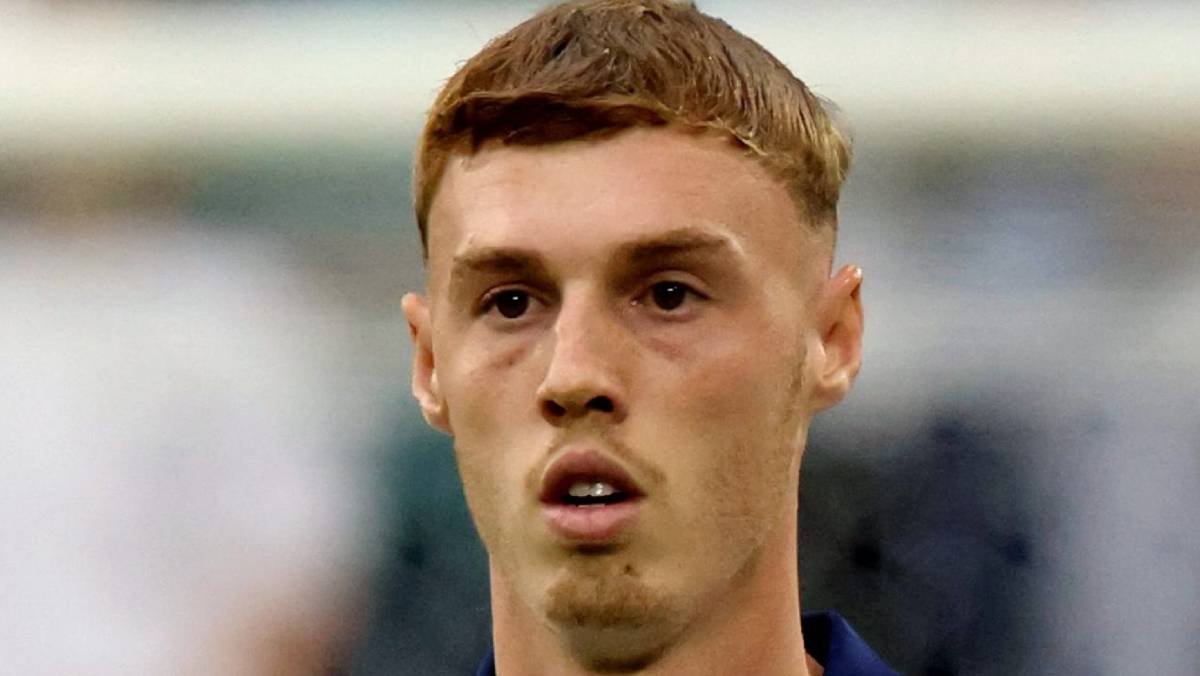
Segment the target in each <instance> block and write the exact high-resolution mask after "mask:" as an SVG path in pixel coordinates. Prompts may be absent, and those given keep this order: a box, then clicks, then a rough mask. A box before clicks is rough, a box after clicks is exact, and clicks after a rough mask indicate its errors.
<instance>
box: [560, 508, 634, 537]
mask: <svg viewBox="0 0 1200 676" xmlns="http://www.w3.org/2000/svg"><path fill="white" fill-rule="evenodd" d="M638 502H639V501H638V500H626V501H624V502H618V503H614V504H611V505H594V506H589V507H577V506H574V505H543V506H542V514H543V515H544V516H545V517H546V524H547V525H548V526H549V527H550V530H551V531H552V532H554V533H555V534H556V535H558V536H559V537H562V538H564V539H567V540H572V541H575V542H584V543H588V544H606V543H611V542H613V541H614V540H616V538H617V537H618V536H619V535H620V534H621V533H622V532H623V531H625V530H628V529H629V528H630V527H631V526H633V523H634V521H636V520H637V515H638Z"/></svg>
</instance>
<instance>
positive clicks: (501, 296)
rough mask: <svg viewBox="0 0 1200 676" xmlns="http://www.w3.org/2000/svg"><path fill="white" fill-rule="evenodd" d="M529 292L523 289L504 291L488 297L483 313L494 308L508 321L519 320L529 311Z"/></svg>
mask: <svg viewBox="0 0 1200 676" xmlns="http://www.w3.org/2000/svg"><path fill="white" fill-rule="evenodd" d="M529 300H530V299H529V292H527V291H522V290H521V289H503V290H500V291H497V292H496V293H494V294H492V295H490V296H488V297H487V299H486V300H485V301H484V305H483V311H484V312H485V313H486V312H490V311H491V310H492V309H493V308H494V309H495V310H496V311H497V312H499V313H500V315H501V316H502V317H504V318H506V319H517V318H518V317H520V316H522V315H524V314H525V313H526V312H527V311H528V310H529Z"/></svg>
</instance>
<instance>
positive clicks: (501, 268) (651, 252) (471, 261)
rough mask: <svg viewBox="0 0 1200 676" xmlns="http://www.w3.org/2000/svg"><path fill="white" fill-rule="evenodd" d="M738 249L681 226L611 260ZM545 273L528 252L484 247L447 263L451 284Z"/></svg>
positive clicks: (624, 248)
mask: <svg viewBox="0 0 1200 676" xmlns="http://www.w3.org/2000/svg"><path fill="white" fill-rule="evenodd" d="M741 250H742V248H741V246H740V245H738V244H737V243H736V241H735V240H734V239H733V238H732V237H730V236H728V235H725V234H723V233H717V232H713V231H712V230H710V229H708V228H701V227H682V228H676V229H674V230H669V231H667V232H664V233H656V234H654V235H651V236H648V237H646V238H643V239H638V240H634V241H632V242H625V243H623V244H621V245H620V246H618V247H617V250H616V251H615V252H614V258H615V259H616V260H622V261H625V262H627V263H628V264H631V265H634V266H637V265H646V264H649V263H653V262H655V261H658V260H662V259H666V258H672V257H679V256H684V255H697V254H699V255H714V254H719V253H721V252H729V253H733V254H738V253H740V252H741ZM546 272H547V270H546V265H545V263H543V261H542V259H541V258H540V257H539V256H538V255H537V254H536V253H535V252H534V251H532V250H529V249H522V248H518V247H491V246H487V247H480V248H476V249H468V250H466V251H463V252H461V253H459V254H457V255H455V256H454V259H453V260H452V261H451V266H450V279H451V282H452V283H453V282H454V281H460V280H461V279H462V278H463V277H466V276H467V275H469V274H470V273H481V274H508V275H517V276H545V275H546Z"/></svg>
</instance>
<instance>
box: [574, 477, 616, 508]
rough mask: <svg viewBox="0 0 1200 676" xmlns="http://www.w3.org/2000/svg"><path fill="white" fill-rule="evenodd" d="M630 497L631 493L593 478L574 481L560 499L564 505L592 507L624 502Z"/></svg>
mask: <svg viewBox="0 0 1200 676" xmlns="http://www.w3.org/2000/svg"><path fill="white" fill-rule="evenodd" d="M628 499H629V493H626V492H625V491H622V490H618V489H617V488H616V487H615V486H613V485H612V484H610V483H608V482H607V481H603V480H600V479H592V480H581V481H576V482H574V483H572V484H571V486H570V488H568V489H567V492H566V494H565V495H563V496H562V497H561V500H560V501H561V503H562V504H564V505H573V506H575V507H592V506H596V505H615V504H616V503H618V502H624V501H626V500H628Z"/></svg>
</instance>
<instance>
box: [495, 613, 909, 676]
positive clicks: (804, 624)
mask: <svg viewBox="0 0 1200 676" xmlns="http://www.w3.org/2000/svg"><path fill="white" fill-rule="evenodd" d="M800 624H801V629H802V631H803V632H804V649H805V650H807V651H808V654H809V655H812V656H813V659H815V660H816V661H817V663H818V664H820V665H821V666H822V667H824V668H825V676H896V672H895V671H892V669H891V667H889V666H888V665H887V664H884V662H883V660H881V659H879V656H878V655H876V654H875V653H874V652H873V651H872V650H871V647H870V646H868V645H867V642H866V641H864V640H862V637H860V636H859V635H858V634H857V633H855V631H854V629H852V628H851V627H850V624H849V623H848V622H846V620H844V619H842V617H841V615H838V614H837V613H829V612H823V613H805V614H804V615H803V616H802V617H801V618H800ZM475 676H496V655H495V653H494V652H493V651H492V650H489V651H488V654H487V657H485V658H484V660H483V663H482V664H480V665H479V671H477V672H476V674H475Z"/></svg>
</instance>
